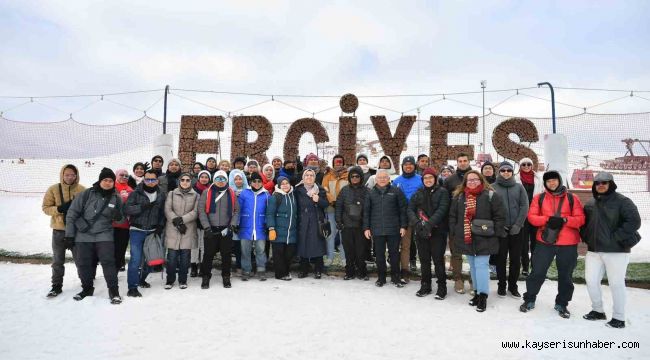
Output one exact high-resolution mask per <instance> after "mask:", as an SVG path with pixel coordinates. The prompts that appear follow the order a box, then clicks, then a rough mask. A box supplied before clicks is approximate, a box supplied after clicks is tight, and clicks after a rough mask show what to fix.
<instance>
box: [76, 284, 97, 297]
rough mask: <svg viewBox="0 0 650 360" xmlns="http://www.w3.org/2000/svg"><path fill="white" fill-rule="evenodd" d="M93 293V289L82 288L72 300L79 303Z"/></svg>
mask: <svg viewBox="0 0 650 360" xmlns="http://www.w3.org/2000/svg"><path fill="white" fill-rule="evenodd" d="M94 292H95V288H94V287H92V286H91V287H84V288H82V290H81V292H80V293H79V294H77V295H75V296H74V298H73V299H75V300H77V301H80V300H83V299H84V298H85V297H86V296H93V293H94Z"/></svg>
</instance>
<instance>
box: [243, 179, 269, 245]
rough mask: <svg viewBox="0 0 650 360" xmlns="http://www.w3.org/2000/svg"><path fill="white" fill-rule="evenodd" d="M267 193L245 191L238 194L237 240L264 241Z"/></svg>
mask: <svg viewBox="0 0 650 360" xmlns="http://www.w3.org/2000/svg"><path fill="white" fill-rule="evenodd" d="M270 197H271V195H269V192H268V191H266V189H265V188H263V187H262V188H260V189H259V190H258V191H254V190H253V189H246V190H244V191H242V192H241V194H239V198H238V201H239V214H240V215H239V234H238V235H239V239H240V240H266V226H267V225H266V206H267V204H268V201H269V198H270Z"/></svg>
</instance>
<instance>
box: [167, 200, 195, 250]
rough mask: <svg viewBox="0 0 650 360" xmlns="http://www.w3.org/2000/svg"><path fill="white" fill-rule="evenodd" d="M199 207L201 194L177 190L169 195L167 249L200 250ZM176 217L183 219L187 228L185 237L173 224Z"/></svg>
mask: <svg viewBox="0 0 650 360" xmlns="http://www.w3.org/2000/svg"><path fill="white" fill-rule="evenodd" d="M198 205H199V194H197V193H196V191H194V190H192V189H190V191H189V192H187V193H183V192H182V191H181V189H180V188H176V189H175V190H173V191H171V192H170V193H169V195H167V201H165V217H166V218H167V224H166V225H165V247H166V248H168V249H173V250H180V249H185V250H188V249H196V248H198V234H197V232H196V228H197V226H196V224H197V221H198V212H197V207H198ZM176 217H181V218H182V219H183V224H185V226H186V227H187V230H186V232H185V235H182V234H181V233H180V232H179V231H178V229H177V228H176V227H175V226H174V224H173V223H172V221H173V220H174V218H176Z"/></svg>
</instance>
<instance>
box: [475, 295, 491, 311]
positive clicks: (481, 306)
mask: <svg viewBox="0 0 650 360" xmlns="http://www.w3.org/2000/svg"><path fill="white" fill-rule="evenodd" d="M487 298H488V295H487V294H483V293H480V294H478V304H477V305H476V311H478V312H483V311H485V309H486V308H487Z"/></svg>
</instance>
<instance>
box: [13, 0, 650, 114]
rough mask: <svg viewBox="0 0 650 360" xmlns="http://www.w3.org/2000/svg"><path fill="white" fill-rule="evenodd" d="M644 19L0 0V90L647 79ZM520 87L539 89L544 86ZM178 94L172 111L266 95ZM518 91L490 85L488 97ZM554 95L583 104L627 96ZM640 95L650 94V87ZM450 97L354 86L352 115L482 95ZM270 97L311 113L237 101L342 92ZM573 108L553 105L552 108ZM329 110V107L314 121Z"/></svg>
mask: <svg viewBox="0 0 650 360" xmlns="http://www.w3.org/2000/svg"><path fill="white" fill-rule="evenodd" d="M648 19H650V2H648V1H529V2H526V1H496V2H493V1H480V2H479V1H475V2H465V1H376V0H375V1H230V2H223V1H182V2H179V1H88V0H83V1H77V0H66V1H40V2H39V1H0V23H1V24H2V27H1V28H0V43H1V44H2V55H1V56H0V87H1V89H0V95H16V96H40V95H66V94H104V93H111V92H121V91H130V90H145V89H162V88H163V87H164V86H165V85H166V84H169V85H170V86H171V87H172V89H209V90H217V91H234V92H251V93H265V94H325V95H336V96H339V95H342V94H344V93H347V92H352V93H355V94H357V95H382V94H437V93H452V92H458V91H468V90H469V91H480V90H481V88H480V83H479V82H480V80H487V90H491V89H492V90H494V89H510V88H513V89H514V88H524V87H530V86H535V85H536V84H537V83H538V82H540V81H549V82H551V83H553V84H554V85H555V86H557V87H587V88H609V89H628V90H650V72H649V68H650V66H649V65H650V56H649V55H650V51H649V49H650V45H648V44H650V41H649V39H650V21H648ZM522 93H525V94H527V95H532V96H539V97H544V98H548V97H549V92H548V90H546V89H531V90H526V91H522ZM172 94H173V95H172V96H171V97H170V99H169V100H170V113H169V114H170V115H169V116H170V120H171V121H178V120H179V117H180V115H181V114H217V115H220V114H222V113H220V112H219V110H217V109H220V110H224V111H226V112H228V111H234V110H236V109H239V108H242V107H245V106H248V105H253V104H256V103H260V102H263V101H266V100H269V99H270V98H269V97H265V96H251V97H248V96H223V95H217V94H201V93H191V92H183V91H177V90H172ZM514 94H515V91H512V92H504V93H495V94H488V95H487V96H486V107H487V108H490V107H492V106H494V105H496V104H498V103H499V102H500V101H502V100H504V99H506V98H508V97H509V96H512V95H514ZM161 95H162V92H161V91H158V92H155V93H145V94H136V95H125V96H120V97H110V98H109V97H107V99H112V100H113V101H114V102H113V103H111V102H106V101H101V100H100V98H99V97H94V98H81V99H36V101H37V103H35V104H32V103H30V104H26V105H22V106H18V107H17V108H15V109H11V108H12V107H14V106H17V105H20V104H22V103H24V102H25V101H27V100H29V99H6V98H4V99H0V110H4V111H5V112H4V114H3V116H4V117H6V118H9V119H15V120H21V121H55V120H65V119H66V118H67V117H68V116H69V115H68V113H71V112H72V113H73V117H74V118H75V119H78V120H80V121H82V122H87V123H102V122H124V121H129V120H133V119H136V118H138V117H139V116H141V114H142V113H141V112H140V110H143V109H147V108H149V107H151V108H150V109H149V112H148V114H149V115H150V116H152V117H155V118H157V119H161V118H162V102H159V103H156V101H157V100H159V99H160V96H161ZM556 95H557V97H556V100H557V101H560V102H565V103H568V104H572V105H576V106H579V107H586V106H590V105H594V104H598V103H601V102H604V101H608V100H611V99H616V98H620V97H624V96H625V95H629V93H603V92H586V91H567V90H558V91H557V94H556ZM639 95H640V96H643V97H645V98H647V99H650V92H646V93H639ZM180 96H183V98H181V97H180ZM448 97H449V98H450V99H452V101H448V100H444V101H438V102H436V103H433V104H430V105H427V106H423V105H425V104H427V103H430V102H432V101H435V100H439V99H440V98H441V96H438V97H436V96H431V97H405V98H361V101H363V102H364V103H366V104H362V105H361V107H360V109H359V112H358V114H357V115H360V117H364V116H366V115H369V114H384V115H387V116H388V117H392V118H394V117H399V113H400V112H407V111H408V110H411V109H414V108H417V107H421V111H422V115H423V116H425V117H426V116H430V115H433V114H439V115H445V114H451V115H463V114H466V115H480V114H481V112H482V108H481V105H482V104H481V100H482V99H481V95H480V94H478V95H464V96H461V95H457V96H448ZM188 99H190V100H193V101H194V102H192V101H190V100H188ZM274 99H278V100H281V101H283V102H285V103H286V104H290V105H294V106H296V107H299V108H301V109H304V110H305V111H302V110H297V109H295V108H291V107H289V106H287V105H285V104H282V103H278V102H267V103H265V104H262V105H260V106H257V107H253V108H249V109H247V110H242V111H240V112H239V113H245V114H261V115H267V116H268V117H269V118H271V120H272V121H273V122H279V121H291V120H295V119H297V118H298V117H301V116H306V115H308V114H309V113H310V112H318V111H321V110H326V109H328V108H331V107H336V105H337V104H338V99H337V98H322V99H300V98H282V97H278V98H274ZM453 100H457V101H462V102H465V103H469V104H472V105H475V106H470V105H466V104H461V103H458V102H454V101H453ZM115 102H117V103H119V104H122V105H127V106H130V107H133V108H134V109H129V108H128V107H127V106H122V105H118V104H116V103H115ZM197 102H200V103H203V104H205V105H208V106H205V105H200V104H198V103H197ZM367 104H373V105H378V106H381V107H384V108H385V109H381V108H378V107H373V106H371V105H367ZM85 106H88V107H87V108H84V107H85ZM477 106H478V107H477ZM387 109H390V110H387ZM391 110H394V111H391ZM414 111H416V110H413V111H411V112H410V114H415V113H414ZM486 111H488V110H486ZM493 111H494V112H496V113H501V114H506V115H528V116H549V115H550V105H549V103H547V102H545V101H542V100H537V99H534V98H531V97H527V96H525V95H520V96H514V97H512V98H511V99H510V100H508V101H506V102H505V103H503V104H501V105H499V106H498V107H496V108H495V109H494V110H493ZM581 111H582V110H581V109H577V108H573V107H569V106H565V105H561V104H559V105H558V114H559V115H568V114H575V113H579V112H581ZM589 111H593V112H640V111H650V100H644V99H641V98H638V97H636V98H635V97H632V98H630V97H629V96H628V98H626V99H624V100H621V101H617V102H613V103H611V104H606V105H602V106H598V107H595V108H593V109H589ZM339 115H340V111H338V110H337V109H336V108H335V109H334V110H329V111H323V112H322V113H319V114H318V115H317V116H316V117H317V118H319V119H322V120H327V121H335V120H336V119H337V117H338V116H339ZM362 121H367V120H362Z"/></svg>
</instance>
